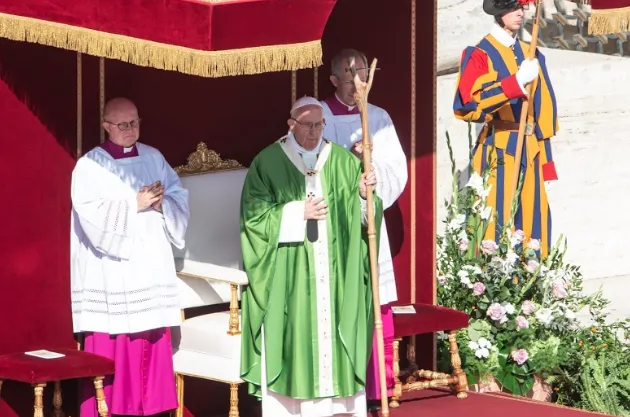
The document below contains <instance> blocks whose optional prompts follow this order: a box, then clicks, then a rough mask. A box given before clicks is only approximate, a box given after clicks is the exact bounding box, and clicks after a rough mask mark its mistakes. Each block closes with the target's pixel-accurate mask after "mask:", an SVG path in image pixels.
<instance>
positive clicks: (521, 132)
mask: <svg viewBox="0 0 630 417" xmlns="http://www.w3.org/2000/svg"><path fill="white" fill-rule="evenodd" d="M539 27H540V0H536V13H535V15H534V21H533V25H532V41H531V42H530V44H529V51H528V53H527V59H534V58H535V57H536V45H537V43H538V29H539ZM533 93H534V81H532V82H531V83H529V84H528V85H527V97H528V100H523V104H522V106H521V119H520V122H519V125H518V137H517V141H516V154H515V155H514V167H515V169H514V177H513V178H512V186H511V187H510V192H511V193H510V194H509V197H510V202H511V201H513V200H514V196H515V195H516V190H517V189H518V179H519V176H520V174H521V158H522V155H523V144H524V141H525V128H526V127H529V129H528V132H527V134H528V135H533V134H534V132H533V122H528V120H527V119H528V116H529V102H530V100H531V99H532V97H533V96H532V95H533ZM508 210H509V211H508V214H509V216H508V218H510V217H511V216H512V214H513V213H512V204H510V205H509V209H508Z"/></svg>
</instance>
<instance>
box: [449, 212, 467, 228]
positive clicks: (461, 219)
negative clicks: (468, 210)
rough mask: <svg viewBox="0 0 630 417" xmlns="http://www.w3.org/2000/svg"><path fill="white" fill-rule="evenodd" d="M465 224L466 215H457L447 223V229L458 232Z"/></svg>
mask: <svg viewBox="0 0 630 417" xmlns="http://www.w3.org/2000/svg"><path fill="white" fill-rule="evenodd" d="M465 222H466V215H464V214H458V215H457V216H455V218H454V219H453V220H451V221H450V222H449V223H448V227H449V228H450V229H452V230H458V229H459V228H461V227H462V225H463V224H464V223H465Z"/></svg>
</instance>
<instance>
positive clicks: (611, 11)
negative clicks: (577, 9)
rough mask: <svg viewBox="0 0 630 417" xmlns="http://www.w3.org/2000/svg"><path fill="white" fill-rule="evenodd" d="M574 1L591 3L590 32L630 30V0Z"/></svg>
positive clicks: (599, 33) (595, 33)
mask: <svg viewBox="0 0 630 417" xmlns="http://www.w3.org/2000/svg"><path fill="white" fill-rule="evenodd" d="M572 1H573V2H575V3H581V4H590V5H591V17H590V18H589V20H588V33H589V34H592V35H611V34H614V33H625V32H628V31H630V0H572Z"/></svg>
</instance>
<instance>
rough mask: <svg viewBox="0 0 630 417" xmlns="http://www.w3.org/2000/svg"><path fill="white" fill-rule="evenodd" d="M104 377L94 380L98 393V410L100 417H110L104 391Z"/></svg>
mask: <svg viewBox="0 0 630 417" xmlns="http://www.w3.org/2000/svg"><path fill="white" fill-rule="evenodd" d="M104 379H105V377H104V376H97V377H96V378H94V389H95V391H96V408H97V410H98V415H99V416H100V417H109V410H108V408H107V402H106V401H105V392H104V391H103V380H104Z"/></svg>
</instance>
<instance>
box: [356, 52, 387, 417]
mask: <svg viewBox="0 0 630 417" xmlns="http://www.w3.org/2000/svg"><path fill="white" fill-rule="evenodd" d="M353 61H354V60H353ZM376 62H377V60H376V59H374V60H373V61H372V65H371V66H370V72H369V74H368V78H367V80H366V81H362V80H361V78H360V77H359V75H358V74H357V71H356V67H355V65H354V62H351V65H350V72H351V73H352V76H353V77H354V86H355V89H356V92H355V93H354V99H355V101H356V103H357V106H358V107H359V111H360V113H361V129H362V131H363V137H362V140H361V143H362V145H363V170H364V172H365V173H370V172H372V151H371V148H370V141H371V140H370V132H369V126H368V94H369V93H370V89H371V88H372V81H373V80H374V72H375V71H376ZM373 192H374V186H372V185H368V186H367V215H368V216H367V218H368V230H367V232H368V242H369V250H370V275H371V277H372V300H373V304H374V330H375V331H376V344H377V356H378V372H379V383H380V388H381V390H380V391H381V415H382V416H383V417H388V416H389V406H388V404H387V381H386V379H385V376H386V373H385V343H384V341H383V319H382V317H381V300H380V296H379V282H378V281H379V280H378V258H377V252H376V224H375V223H376V222H375V219H374V195H373Z"/></svg>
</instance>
